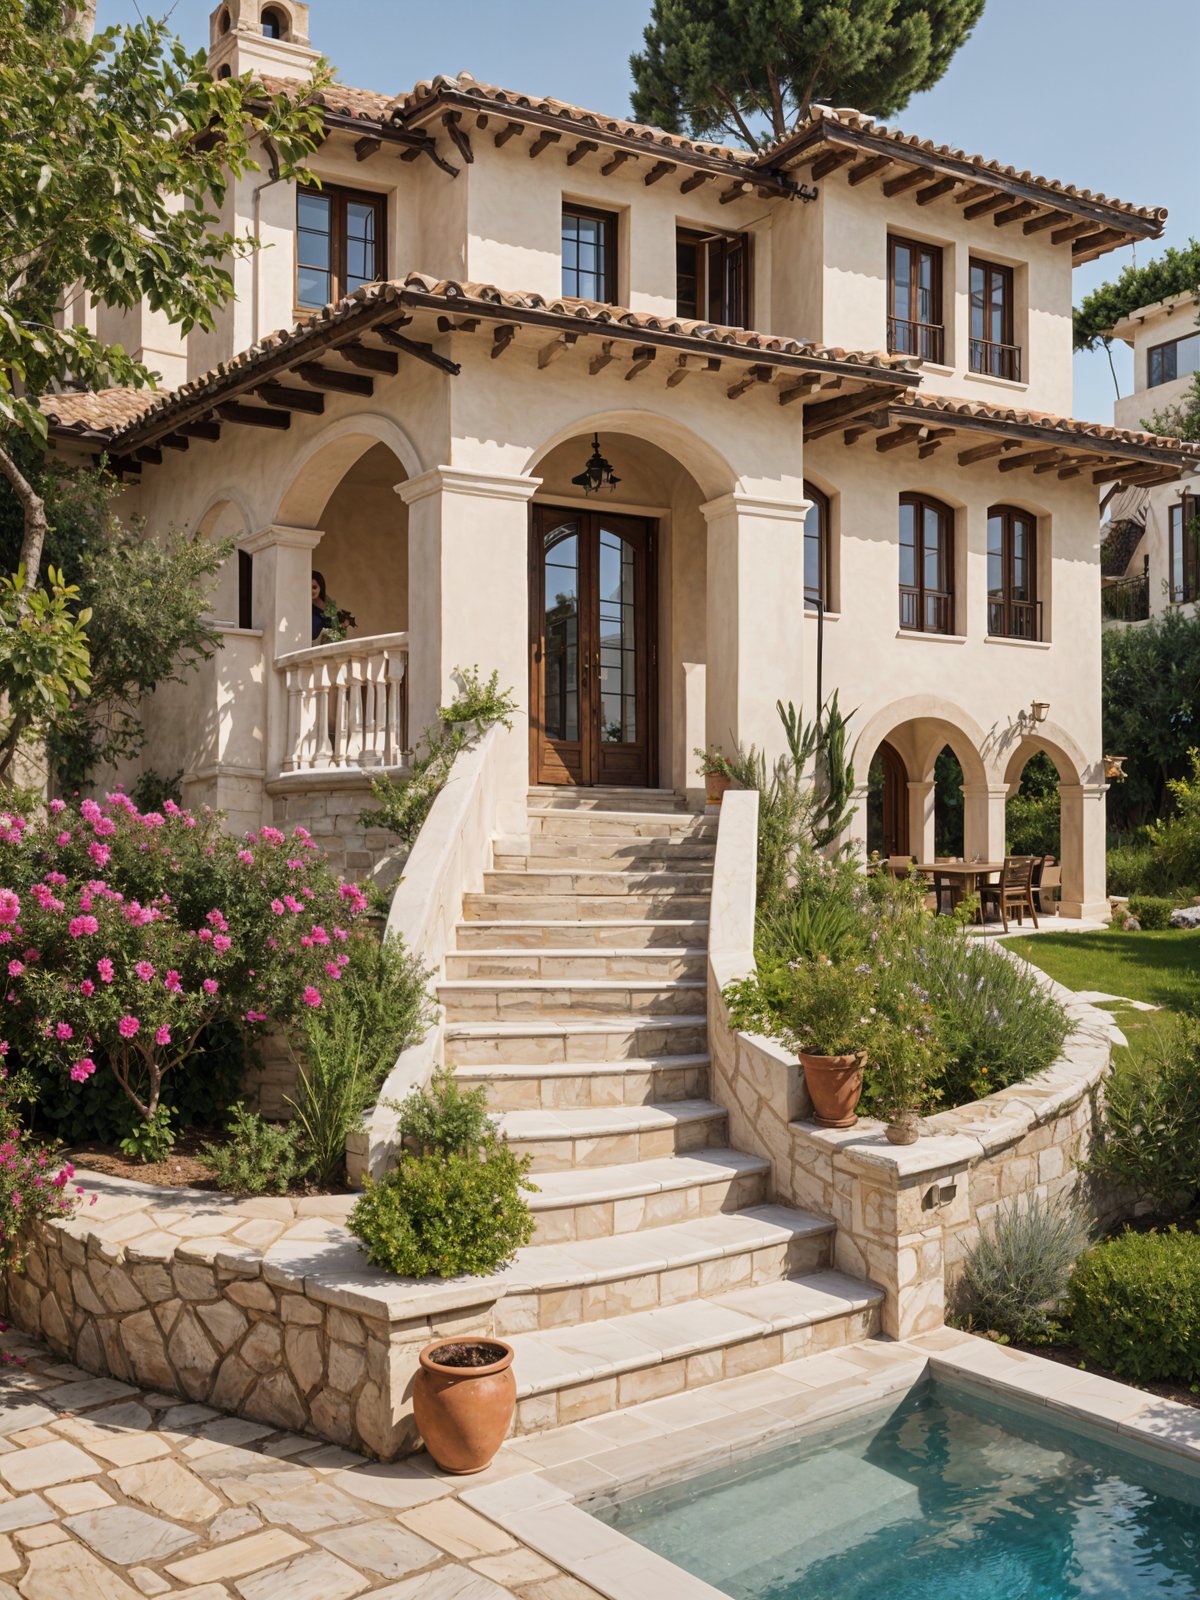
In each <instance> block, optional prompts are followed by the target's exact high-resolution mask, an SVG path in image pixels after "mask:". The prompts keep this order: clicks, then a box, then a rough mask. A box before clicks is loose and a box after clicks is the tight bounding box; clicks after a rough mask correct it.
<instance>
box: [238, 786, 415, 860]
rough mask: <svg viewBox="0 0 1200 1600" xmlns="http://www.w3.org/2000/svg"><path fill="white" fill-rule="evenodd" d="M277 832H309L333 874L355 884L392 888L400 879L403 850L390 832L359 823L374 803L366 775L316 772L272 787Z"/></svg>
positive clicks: (269, 790) (271, 794) (273, 815)
mask: <svg viewBox="0 0 1200 1600" xmlns="http://www.w3.org/2000/svg"><path fill="white" fill-rule="evenodd" d="M267 791H268V794H269V795H270V796H271V799H270V805H271V807H272V819H273V821H274V823H275V826H276V827H277V828H283V829H287V830H290V829H292V828H294V827H296V825H297V824H299V825H300V827H302V828H307V829H308V831H309V833H311V834H312V836H313V838H314V840H315V841H316V842H317V844H319V845H320V847H321V849H322V850H323V851H324V852H325V854H326V856H327V857H328V859H329V865H330V866H331V867H332V868H333V870H334V872H337V873H341V874H342V876H343V877H346V878H352V879H354V880H356V881H357V882H362V881H363V880H365V879H368V878H370V879H372V880H373V881H374V882H376V883H378V884H379V886H380V888H384V889H386V888H389V887H390V886H391V885H392V884H393V883H394V882H395V881H396V879H397V877H398V876H399V874H400V865H401V863H402V861H403V857H404V854H405V849H404V847H403V846H402V845H401V843H400V841H399V840H398V839H397V838H396V835H395V834H394V833H389V832H388V831H387V829H386V828H363V827H361V826H360V825H359V820H358V819H359V817H360V816H361V815H362V813H363V812H364V811H366V810H369V809H371V808H372V807H373V806H374V805H375V804H376V802H375V801H374V800H373V799H372V796H371V780H370V778H369V776H368V775H367V774H366V773H363V772H340V771H338V770H336V769H335V770H333V771H330V772H320V773H317V772H312V773H305V774H303V781H300V779H298V778H295V777H292V776H289V777H286V778H281V779H276V780H275V782H274V783H271V784H268V786H267Z"/></svg>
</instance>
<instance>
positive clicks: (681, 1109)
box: [496, 1100, 726, 1174]
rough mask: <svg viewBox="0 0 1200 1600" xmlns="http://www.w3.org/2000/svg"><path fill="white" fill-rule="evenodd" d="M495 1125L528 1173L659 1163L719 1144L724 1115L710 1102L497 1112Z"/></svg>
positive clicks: (721, 1108) (722, 1111) (697, 1101)
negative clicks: (525, 1161)
mask: <svg viewBox="0 0 1200 1600" xmlns="http://www.w3.org/2000/svg"><path fill="white" fill-rule="evenodd" d="M496 1122H497V1125H498V1127H499V1129H500V1131H501V1133H502V1134H503V1135H504V1137H505V1138H506V1139H507V1140H508V1143H509V1145H510V1146H511V1148H512V1150H513V1153H514V1154H515V1155H518V1156H531V1157H532V1158H533V1165H532V1167H531V1169H530V1170H531V1172H533V1173H535V1174H536V1173H538V1172H553V1171H557V1170H559V1169H561V1168H563V1167H607V1166H613V1165H616V1164H618V1163H622V1162H629V1161H660V1160H662V1159H663V1158H664V1157H665V1156H674V1155H686V1154H687V1152H688V1151H689V1150H703V1149H706V1148H707V1147H709V1146H712V1145H718V1144H720V1143H721V1141H722V1139H723V1138H724V1137H725V1122H726V1113H725V1108H724V1107H723V1106H719V1105H717V1104H716V1103H715V1102H714V1101H712V1100H673V1101H668V1102H667V1103H666V1104H665V1105H648V1106H602V1107H584V1108H574V1109H573V1108H571V1107H564V1108H561V1109H555V1110H553V1111H540V1110H539V1111H502V1112H500V1113H499V1115H498V1116H497V1118H496Z"/></svg>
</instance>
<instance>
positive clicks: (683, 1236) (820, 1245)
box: [496, 1206, 834, 1338]
mask: <svg viewBox="0 0 1200 1600" xmlns="http://www.w3.org/2000/svg"><path fill="white" fill-rule="evenodd" d="M833 1233H834V1225H833V1223H831V1222H828V1221H825V1220H824V1219H823V1218H820V1217H814V1216H812V1215H810V1214H808V1213H806V1212H803V1211H793V1210H791V1209H789V1208H788V1207H786V1206H760V1207H758V1208H756V1209H754V1210H752V1211H740V1212H738V1213H737V1214H736V1215H731V1216H720V1215H719V1216H715V1217H702V1218H698V1219H696V1220H694V1221H692V1222H680V1223H675V1224H673V1225H672V1226H670V1227H666V1228H649V1229H646V1230H645V1231H644V1232H642V1233H627V1234H610V1235H609V1236H608V1237H607V1238H601V1239H581V1240H578V1241H576V1242H574V1243H572V1244H548V1245H531V1246H529V1247H528V1248H527V1249H525V1250H521V1251H518V1253H517V1257H516V1260H515V1261H514V1262H513V1264H512V1265H511V1266H510V1267H506V1268H505V1269H504V1271H503V1272H502V1273H500V1274H499V1276H500V1277H501V1278H502V1279H503V1281H504V1283H505V1285H506V1288H507V1293H506V1295H505V1297H504V1298H503V1299H502V1300H500V1301H498V1302H497V1305H496V1332H497V1333H498V1334H500V1335H501V1336H502V1337H503V1338H508V1337H509V1336H510V1335H512V1334H514V1333H528V1332H530V1331H531V1330H533V1329H535V1328H555V1327H562V1326H563V1325H564V1324H574V1323H581V1322H597V1321H599V1320H600V1319H602V1318H608V1317H622V1316H627V1315H628V1314H629V1313H631V1312H634V1311H649V1310H651V1309H652V1308H653V1307H655V1306H666V1305H677V1304H678V1303H679V1302H680V1301H682V1300H695V1299H697V1298H701V1299H704V1298H708V1297H710V1296H712V1295H717V1294H727V1293H729V1292H731V1291H732V1290H734V1289H745V1288H751V1287H753V1286H755V1285H757V1284H763V1283H778V1282H779V1281H780V1279H781V1278H789V1277H794V1276H795V1275H796V1274H798V1273H804V1272H815V1271H818V1270H819V1269H820V1268H822V1267H825V1266H827V1265H828V1263H829V1255H830V1249H831V1240H832V1236H833Z"/></svg>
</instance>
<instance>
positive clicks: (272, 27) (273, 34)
mask: <svg viewBox="0 0 1200 1600" xmlns="http://www.w3.org/2000/svg"><path fill="white" fill-rule="evenodd" d="M260 20H261V23H262V31H263V38H264V39H284V38H286V37H287V31H288V23H287V17H286V16H285V15H284V14H283V12H282V11H280V10H279V8H278V7H277V6H267V7H266V9H265V10H264V11H263V14H262V17H261V19H260Z"/></svg>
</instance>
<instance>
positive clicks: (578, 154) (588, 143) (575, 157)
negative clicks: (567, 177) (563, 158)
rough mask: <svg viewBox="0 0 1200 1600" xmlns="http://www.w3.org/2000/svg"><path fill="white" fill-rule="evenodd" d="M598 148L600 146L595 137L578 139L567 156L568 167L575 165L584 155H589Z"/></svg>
mask: <svg viewBox="0 0 1200 1600" xmlns="http://www.w3.org/2000/svg"><path fill="white" fill-rule="evenodd" d="M599 148H600V146H599V145H598V144H597V143H596V141H595V139H580V141H579V143H578V144H577V145H576V146H575V148H574V150H572V151H571V153H570V155H569V156H568V157H567V165H568V166H569V167H577V166H578V165H579V163H580V162H581V161H582V160H583V158H584V156H590V155H591V154H592V153H593V152H594V151H596V150H599Z"/></svg>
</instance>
